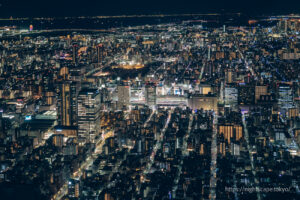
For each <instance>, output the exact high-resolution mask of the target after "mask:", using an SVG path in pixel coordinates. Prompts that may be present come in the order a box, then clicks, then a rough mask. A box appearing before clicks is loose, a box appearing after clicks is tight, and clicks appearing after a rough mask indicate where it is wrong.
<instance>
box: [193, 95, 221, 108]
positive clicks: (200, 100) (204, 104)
mask: <svg viewBox="0 0 300 200" xmlns="http://www.w3.org/2000/svg"><path fill="white" fill-rule="evenodd" d="M188 106H189V107H190V108H191V109H193V110H196V109H197V110H200V109H203V110H214V111H215V112H217V111H218V98H217V96H216V95H197V94H195V95H192V96H190V98H189V99H188Z"/></svg>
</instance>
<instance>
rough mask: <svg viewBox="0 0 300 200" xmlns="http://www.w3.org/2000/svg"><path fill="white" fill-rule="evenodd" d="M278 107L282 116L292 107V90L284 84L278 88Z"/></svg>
mask: <svg viewBox="0 0 300 200" xmlns="http://www.w3.org/2000/svg"><path fill="white" fill-rule="evenodd" d="M278 106H279V108H280V112H281V113H282V114H284V115H285V114H286V112H287V111H288V109H289V108H292V107H293V92H292V88H291V87H290V86H289V85H286V84H280V85H279V88H278Z"/></svg>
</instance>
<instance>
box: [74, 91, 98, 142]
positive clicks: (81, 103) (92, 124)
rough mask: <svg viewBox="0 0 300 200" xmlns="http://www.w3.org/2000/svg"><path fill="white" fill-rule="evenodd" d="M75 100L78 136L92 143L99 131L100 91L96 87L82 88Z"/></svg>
mask: <svg viewBox="0 0 300 200" xmlns="http://www.w3.org/2000/svg"><path fill="white" fill-rule="evenodd" d="M77 101H78V111H77V116H78V136H79V137H81V138H85V139H86V141H87V142H92V143H93V142H95V141H94V140H95V137H96V136H97V135H98V134H99V132H100V108H101V104H100V93H99V91H98V90H97V89H91V88H84V89H82V90H81V91H80V92H79V94H78V100H77Z"/></svg>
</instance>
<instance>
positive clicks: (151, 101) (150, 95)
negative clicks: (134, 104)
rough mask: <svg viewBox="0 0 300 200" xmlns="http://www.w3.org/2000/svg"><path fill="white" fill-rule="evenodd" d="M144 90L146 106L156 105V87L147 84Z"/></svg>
mask: <svg viewBox="0 0 300 200" xmlns="http://www.w3.org/2000/svg"><path fill="white" fill-rule="evenodd" d="M145 89H146V91H145V92H146V104H147V105H148V106H155V105H156V85H155V84H153V83H148V84H146V86H145Z"/></svg>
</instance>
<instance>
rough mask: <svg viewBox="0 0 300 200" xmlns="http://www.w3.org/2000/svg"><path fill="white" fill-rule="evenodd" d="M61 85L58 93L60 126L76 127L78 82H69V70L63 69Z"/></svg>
mask: <svg viewBox="0 0 300 200" xmlns="http://www.w3.org/2000/svg"><path fill="white" fill-rule="evenodd" d="M59 75H60V77H61V80H60V83H59V87H58V89H59V91H58V99H57V103H58V109H57V110H58V111H57V114H58V124H59V125H60V126H76V125H77V119H76V118H77V117H76V113H77V111H76V110H77V105H76V96H77V91H78V86H77V84H76V82H72V81H69V70H68V68H67V67H63V68H61V70H60V74H59Z"/></svg>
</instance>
